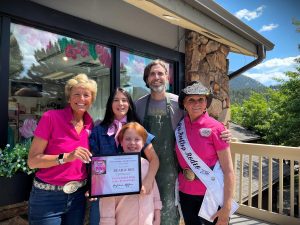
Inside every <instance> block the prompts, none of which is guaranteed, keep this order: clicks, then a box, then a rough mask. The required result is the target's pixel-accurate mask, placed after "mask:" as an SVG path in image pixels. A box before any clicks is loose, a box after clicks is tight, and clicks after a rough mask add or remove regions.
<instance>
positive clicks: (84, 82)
mask: <svg viewBox="0 0 300 225" xmlns="http://www.w3.org/2000/svg"><path fill="white" fill-rule="evenodd" d="M73 87H83V88H86V89H88V90H89V91H91V93H92V102H94V101H95V100H96V96H97V83H96V81H94V80H92V79H89V78H88V76H87V75H86V74H84V73H80V74H78V75H76V76H75V77H72V78H71V79H69V80H68V81H67V83H66V86H65V95H66V99H67V101H68V100H69V99H70V94H71V89H72V88H73Z"/></svg>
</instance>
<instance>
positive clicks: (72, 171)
mask: <svg viewBox="0 0 300 225" xmlns="http://www.w3.org/2000/svg"><path fill="white" fill-rule="evenodd" d="M72 118H73V114H72V109H71V107H70V106H67V107H66V108H64V109H58V110H49V111H47V112H45V113H44V114H43V116H42V117H41V119H40V121H39V123H38V126H37V128H36V130H35V132H34V135H35V136H36V137H39V138H42V139H45V140H46V141H48V144H47V146H46V148H45V151H44V153H45V154H48V155H58V154H60V153H68V152H72V151H73V150H74V149H75V148H77V147H79V146H81V147H84V148H87V149H89V141H88V137H89V134H90V133H91V129H92V127H93V120H92V118H91V116H90V115H89V114H88V113H85V114H84V128H83V129H82V131H81V132H80V134H77V132H76V130H75V128H74V126H73V125H72V123H71V120H72ZM36 176H37V177H38V178H39V179H41V180H42V181H44V182H46V183H49V184H54V185H64V184H65V183H67V182H69V181H82V180H84V179H86V178H87V171H86V165H85V164H84V163H83V162H82V161H80V160H79V159H77V160H74V161H72V162H68V163H65V164H62V165H57V166H52V167H49V168H41V169H39V170H38V171H37V172H36Z"/></svg>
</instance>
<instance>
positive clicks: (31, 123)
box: [19, 118, 37, 138]
mask: <svg viewBox="0 0 300 225" xmlns="http://www.w3.org/2000/svg"><path fill="white" fill-rule="evenodd" d="M36 127H37V122H36V120H35V119H33V118H28V119H25V120H24V123H23V126H22V127H20V128H19V131H20V133H21V135H22V136H23V137H25V138H31V137H33V132H34V131H35V129H36Z"/></svg>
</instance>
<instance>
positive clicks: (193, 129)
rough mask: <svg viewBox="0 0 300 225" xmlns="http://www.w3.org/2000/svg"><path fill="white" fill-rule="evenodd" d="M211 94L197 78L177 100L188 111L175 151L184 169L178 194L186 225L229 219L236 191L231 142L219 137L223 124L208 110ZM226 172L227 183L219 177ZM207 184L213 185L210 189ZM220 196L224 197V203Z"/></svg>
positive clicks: (178, 129) (225, 179)
mask: <svg viewBox="0 0 300 225" xmlns="http://www.w3.org/2000/svg"><path fill="white" fill-rule="evenodd" d="M211 97H212V96H211V94H210V92H209V90H208V89H207V88H206V87H204V86H203V85H202V84H201V83H200V82H196V81H194V82H191V83H190V84H188V85H187V87H186V88H184V89H183V90H182V91H181V93H180V95H179V99H178V104H179V107H180V108H181V109H185V111H186V115H185V117H184V119H183V120H182V121H181V122H180V123H179V125H178V127H177V129H176V154H177V158H178V162H179V165H180V169H181V172H180V173H179V176H178V181H179V196H180V204H181V209H182V213H183V217H184V221H185V225H202V224H207V225H208V224H209V225H211V224H217V225H225V224H228V222H229V215H230V211H231V207H232V198H233V190H234V171H233V164H232V160H231V154H230V147H229V144H228V143H226V142H225V141H223V140H222V139H221V138H220V134H221V132H222V131H224V130H225V128H224V125H223V124H222V123H220V122H218V121H217V120H215V119H213V118H212V117H210V116H209V115H208V113H207V111H206V109H207V107H209V105H210V103H211V100H212V98H211ZM217 168H219V170H217ZM212 170H213V171H212ZM220 174H221V175H220ZM223 174H224V183H223V182H222V179H223V178H220V179H219V177H222V176H223ZM214 182H218V183H214ZM215 184H221V185H215ZM206 185H207V186H209V185H210V186H209V188H207V186H206ZM222 185H223V186H222ZM207 189H210V190H208V191H207ZM209 194H211V195H209ZM219 194H220V195H219ZM220 196H223V202H222V203H221V201H219V200H220V199H222V197H220ZM205 197H206V198H205ZM208 197H209V198H210V199H209V200H208V201H207V202H206V199H208ZM213 202H217V203H216V204H213ZM206 203H208V204H206ZM219 203H220V204H219ZM200 209H201V210H200ZM203 212H204V213H203ZM211 212H212V214H210V213H211ZM198 214H199V215H200V216H199V215H198Z"/></svg>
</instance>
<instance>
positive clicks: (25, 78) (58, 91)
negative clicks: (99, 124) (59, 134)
mask: <svg viewBox="0 0 300 225" xmlns="http://www.w3.org/2000/svg"><path fill="white" fill-rule="evenodd" d="M111 62H112V61H111V50H110V48H108V47H106V46H104V45H101V44H95V43H88V42H85V41H82V40H76V39H73V38H70V37H66V36H61V35H58V34H54V33H50V32H46V31H42V30H38V29H35V28H32V27H27V26H23V25H19V24H11V33H10V65H9V112H8V113H9V127H8V134H9V135H8V139H9V140H8V141H9V143H14V142H18V141H21V140H22V139H23V138H28V137H30V135H32V132H31V131H32V130H33V129H34V127H35V124H36V122H37V121H38V119H39V118H40V116H41V114H42V113H43V112H45V111H47V110H49V109H59V108H63V107H65V105H66V104H67V102H66V100H65V95H64V86H65V83H66V81H67V80H68V79H70V78H71V77H73V76H75V75H77V74H79V73H85V74H87V75H88V76H89V77H90V78H92V79H94V80H95V81H96V82H97V83H98V94H97V99H96V102H95V103H94V105H93V107H92V108H91V109H90V113H91V115H92V116H93V118H94V120H98V119H102V118H103V116H104V112H105V105H106V100H107V98H108V95H109V93H110V90H109V89H110V88H109V87H110V74H111ZM20 131H21V132H20Z"/></svg>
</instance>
